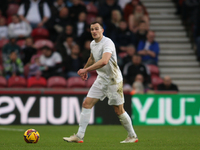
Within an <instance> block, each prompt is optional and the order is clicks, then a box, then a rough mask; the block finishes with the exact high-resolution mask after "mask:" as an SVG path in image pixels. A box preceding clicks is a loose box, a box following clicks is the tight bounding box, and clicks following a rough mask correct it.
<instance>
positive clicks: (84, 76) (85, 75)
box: [81, 73, 88, 81]
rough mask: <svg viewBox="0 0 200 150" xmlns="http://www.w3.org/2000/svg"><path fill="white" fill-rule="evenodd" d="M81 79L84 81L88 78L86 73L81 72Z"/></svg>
mask: <svg viewBox="0 0 200 150" xmlns="http://www.w3.org/2000/svg"><path fill="white" fill-rule="evenodd" d="M81 79H82V80H84V81H86V80H87V79H88V74H87V73H85V74H83V75H82V76H81Z"/></svg>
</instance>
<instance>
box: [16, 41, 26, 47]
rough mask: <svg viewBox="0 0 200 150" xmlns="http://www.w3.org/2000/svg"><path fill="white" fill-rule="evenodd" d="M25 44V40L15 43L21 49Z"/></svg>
mask: <svg viewBox="0 0 200 150" xmlns="http://www.w3.org/2000/svg"><path fill="white" fill-rule="evenodd" d="M25 44H26V40H18V41H17V45H18V46H20V47H21V48H23V47H24V46H25Z"/></svg>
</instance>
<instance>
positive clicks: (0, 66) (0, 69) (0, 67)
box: [0, 64, 3, 73]
mask: <svg viewBox="0 0 200 150" xmlns="http://www.w3.org/2000/svg"><path fill="white" fill-rule="evenodd" d="M0 72H1V73H2V72H3V65H1V64H0Z"/></svg>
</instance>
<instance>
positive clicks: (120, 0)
mask: <svg viewBox="0 0 200 150" xmlns="http://www.w3.org/2000/svg"><path fill="white" fill-rule="evenodd" d="M129 2H131V0H118V5H119V6H120V7H121V9H122V10H124V8H125V6H126V4H127V3H129Z"/></svg>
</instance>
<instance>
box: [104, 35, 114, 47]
mask: <svg viewBox="0 0 200 150" xmlns="http://www.w3.org/2000/svg"><path fill="white" fill-rule="evenodd" d="M103 44H104V45H105V46H106V45H114V42H113V41H112V40H111V39H110V38H108V37H105V36H104V42H103Z"/></svg>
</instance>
